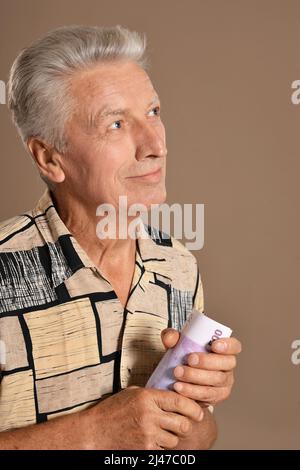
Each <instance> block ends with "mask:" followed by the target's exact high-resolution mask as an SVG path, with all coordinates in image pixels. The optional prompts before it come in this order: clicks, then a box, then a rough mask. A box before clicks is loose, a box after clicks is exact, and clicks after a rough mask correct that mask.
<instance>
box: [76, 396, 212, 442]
mask: <svg viewBox="0 0 300 470" xmlns="http://www.w3.org/2000/svg"><path fill="white" fill-rule="evenodd" d="M85 413H86V417H87V420H86V422H87V423H88V426H87V429H86V435H87V439H88V440H89V442H90V444H89V448H90V449H115V450H117V449H144V450H153V449H173V448H175V447H176V446H177V445H178V443H179V439H180V438H184V437H185V436H186V435H188V434H189V433H190V432H191V429H192V426H193V423H200V421H201V420H202V419H203V416H204V413H203V410H202V409H201V406H200V405H199V404H197V403H196V402H195V401H194V400H191V399H190V398H186V397H183V396H180V395H178V393H175V392H173V391H171V390H154V389H145V388H141V387H128V388H126V389H125V390H122V391H121V392H119V393H116V394H115V395H112V396H111V397H109V398H107V399H105V400H103V401H102V402H100V403H99V404H97V405H95V406H93V407H92V408H89V409H88V410H85Z"/></svg>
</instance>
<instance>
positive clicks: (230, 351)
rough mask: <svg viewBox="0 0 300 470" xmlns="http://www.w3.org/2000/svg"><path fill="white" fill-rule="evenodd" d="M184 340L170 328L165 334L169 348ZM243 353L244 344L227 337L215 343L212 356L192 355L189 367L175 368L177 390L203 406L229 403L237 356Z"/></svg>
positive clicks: (165, 343)
mask: <svg viewBox="0 0 300 470" xmlns="http://www.w3.org/2000/svg"><path fill="white" fill-rule="evenodd" d="M179 338H180V333H179V332H178V331H177V330H173V329H171V328H167V329H165V330H163V331H162V341H163V344H164V346H165V348H166V349H168V348H173V347H174V346H175V345H176V344H177V341H178V340H179ZM241 350H242V346H241V343H240V341H238V340H237V339H235V338H223V339H220V340H216V341H213V343H212V345H211V351H212V352H210V353H191V354H189V355H188V357H187V365H181V366H177V367H175V369H174V378H175V380H176V382H175V384H174V390H176V392H178V393H179V394H180V395H183V396H185V397H188V398H191V399H193V400H196V401H198V402H200V403H201V405H202V406H203V405H206V406H207V405H216V404H217V403H220V402H221V401H223V400H226V399H227V398H228V397H229V395H230V393H231V389H232V386H233V383H234V376H233V369H234V368H235V366H236V362H237V360H236V356H237V354H239V353H240V352H241Z"/></svg>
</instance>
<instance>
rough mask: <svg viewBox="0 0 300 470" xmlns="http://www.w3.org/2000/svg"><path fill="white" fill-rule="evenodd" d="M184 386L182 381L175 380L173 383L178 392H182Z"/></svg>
mask: <svg viewBox="0 0 300 470" xmlns="http://www.w3.org/2000/svg"><path fill="white" fill-rule="evenodd" d="M182 387H183V385H182V384H181V383H178V382H175V383H174V385H173V388H174V390H176V392H181V390H182Z"/></svg>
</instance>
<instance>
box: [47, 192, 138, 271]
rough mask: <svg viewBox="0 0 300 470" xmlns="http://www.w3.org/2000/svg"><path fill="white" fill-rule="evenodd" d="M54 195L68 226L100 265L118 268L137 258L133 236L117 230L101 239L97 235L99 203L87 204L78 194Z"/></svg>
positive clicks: (92, 259) (59, 211)
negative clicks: (122, 233) (78, 197)
mask: <svg viewBox="0 0 300 470" xmlns="http://www.w3.org/2000/svg"><path fill="white" fill-rule="evenodd" d="M51 195H52V198H53V202H54V205H55V207H56V210H57V212H58V214H59V216H60V218H61V219H62V221H63V222H64V224H65V226H66V227H67V229H68V230H69V231H70V233H71V234H72V235H73V236H74V237H75V239H76V240H77V242H78V243H79V245H80V246H81V247H82V248H83V250H84V251H85V252H86V254H87V255H88V257H89V258H90V259H91V261H92V262H93V263H94V264H95V265H96V266H97V267H99V268H101V267H105V268H106V269H114V268H116V269H117V268H118V265H119V266H120V263H126V262H128V260H132V259H134V258H135V250H136V241H135V240H134V239H132V238H129V237H127V238H126V239H120V238H117V235H118V230H116V238H105V239H101V238H99V237H98V236H97V232H96V228H97V224H98V223H99V217H96V207H95V208H93V207H86V206H85V205H84V204H83V203H82V202H81V201H79V200H77V199H76V198H73V197H71V196H69V195H67V196H66V195H65V194H64V195H62V194H60V193H59V192H58V191H55V192H52V193H51ZM116 218H118V214H116ZM128 223H129V221H128Z"/></svg>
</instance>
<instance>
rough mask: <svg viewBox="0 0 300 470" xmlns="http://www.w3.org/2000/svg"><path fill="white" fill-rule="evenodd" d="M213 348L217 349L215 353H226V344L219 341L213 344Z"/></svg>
mask: <svg viewBox="0 0 300 470" xmlns="http://www.w3.org/2000/svg"><path fill="white" fill-rule="evenodd" d="M215 348H216V349H217V351H220V352H223V351H226V349H227V344H226V343H224V342H223V341H220V342H218V343H216V344H215Z"/></svg>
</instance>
